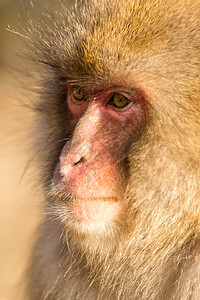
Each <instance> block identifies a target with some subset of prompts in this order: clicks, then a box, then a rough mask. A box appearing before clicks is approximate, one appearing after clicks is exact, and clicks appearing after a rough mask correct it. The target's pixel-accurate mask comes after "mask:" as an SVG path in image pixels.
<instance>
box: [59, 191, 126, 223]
mask: <svg viewBox="0 0 200 300" xmlns="http://www.w3.org/2000/svg"><path fill="white" fill-rule="evenodd" d="M59 198H60V200H61V201H62V203H63V202H64V203H65V204H66V208H67V212H68V215H69V219H70V220H71V221H73V222H75V223H79V224H80V223H82V224H85V225H86V224H88V225H89V224H92V223H93V224H105V223H109V222H111V221H113V220H115V219H117V218H118V216H119V214H120V213H121V211H122V205H121V202H120V201H119V199H117V198H116V197H98V198H75V197H71V196H67V197H66V196H61V197H59Z"/></svg>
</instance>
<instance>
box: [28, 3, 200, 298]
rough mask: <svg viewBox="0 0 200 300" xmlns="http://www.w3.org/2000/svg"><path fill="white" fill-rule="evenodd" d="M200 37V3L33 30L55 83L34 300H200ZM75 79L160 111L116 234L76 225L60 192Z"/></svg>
mask: <svg viewBox="0 0 200 300" xmlns="http://www.w3.org/2000/svg"><path fill="white" fill-rule="evenodd" d="M33 15H34V11H33ZM199 28H200V2H199V1H193V0H185V1H183V0H167V1H164V0H122V1H116V0H112V1H107V0H104V1H103V0H98V1H97V0H91V1H83V3H79V2H78V3H75V4H74V6H73V7H71V8H70V10H68V9H67V8H66V7H65V5H61V4H60V9H58V10H56V11H54V12H51V13H50V12H48V13H47V12H46V13H45V14H43V16H42V17H41V19H40V20H39V21H37V22H36V24H35V22H34V17H32V18H31V19H30V20H29V21H28V29H26V38H27V40H28V42H29V45H30V46H31V49H32V52H33V54H31V55H29V56H31V59H32V60H36V61H38V62H39V63H41V64H42V65H44V74H45V75H44V81H43V91H44V93H42V94H41V96H40V101H39V103H38V105H37V111H38V112H40V114H41V119H40V121H39V125H38V126H40V128H42V130H40V133H38V140H37V144H38V147H39V149H41V151H40V153H39V159H40V165H41V164H42V176H43V178H44V190H45V197H46V200H47V201H46V202H47V204H46V206H47V209H46V210H47V216H46V220H45V222H44V224H43V225H42V228H41V231H40V238H39V240H38V243H37V245H36V248H35V250H34V255H33V260H32V263H31V266H30V273H29V283H28V285H27V299H31V300H36V299H43V300H51V299H52V300H55V299H57V300H67V299H69V300H75V299H77V300H78V299H81V300H94V299H99V300H100V299H109V300H114V299H115V300H116V299H120V300H125V299H126V300H128V299H131V300H133V299H135V300H136V299H142V300H143V299H152V300H153V299H155V300H158V299H163V300H164V299H174V300H175V299H176V300H178V299H182V300H183V299H184V300H186V299H199V298H200V249H199V242H200V186H199V179H200V74H199V70H200V33H199ZM66 81H69V82H72V83H76V84H79V85H81V86H84V87H85V88H88V89H93V90H95V89H96V88H98V86H99V85H103V84H106V83H109V84H112V85H126V86H130V85H133V86H135V87H140V88H142V90H144V92H145V95H146V97H147V99H148V101H149V104H150V113H149V116H148V121H147V124H145V126H144V128H143V130H141V133H140V137H139V138H138V139H137V140H136V141H135V142H134V143H133V144H132V146H131V151H130V154H129V155H128V157H127V158H126V159H127V161H128V166H129V173H130V178H129V181H128V184H127V187H126V193H125V195H124V203H125V206H126V208H127V212H128V213H127V216H126V219H124V218H122V219H119V220H118V224H114V225H113V224H111V225H110V227H109V228H105V230H104V231H105V232H108V234H107V235H106V234H105V235H102V234H99V233H98V231H97V232H96V233H94V232H91V233H88V234H86V233H84V232H81V231H79V232H78V231H77V232H76V231H75V230H74V228H73V226H71V227H70V226H67V225H66V224H67V218H66V214H65V207H63V206H62V205H59V204H58V203H57V199H56V195H55V196H53V197H52V195H50V193H49V192H48V190H49V186H50V185H51V177H52V173H53V169H54V166H55V162H56V160H57V158H58V156H59V153H60V151H61V149H62V147H63V144H64V142H65V141H66V139H69V138H70V136H69V133H68V125H67V119H66V116H65V113H64V111H65V109H64V107H65V98H66V87H65V84H66ZM60 141H61V142H60ZM44 145H45V146H44ZM43 162H45V163H43Z"/></svg>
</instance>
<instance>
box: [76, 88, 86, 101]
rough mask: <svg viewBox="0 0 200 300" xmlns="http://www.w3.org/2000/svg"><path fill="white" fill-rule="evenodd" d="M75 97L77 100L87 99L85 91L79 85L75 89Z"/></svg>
mask: <svg viewBox="0 0 200 300" xmlns="http://www.w3.org/2000/svg"><path fill="white" fill-rule="evenodd" d="M73 97H74V99H75V100H76V101H85V100H86V98H85V95H84V92H83V91H82V90H81V89H79V88H77V87H75V88H74V89H73Z"/></svg>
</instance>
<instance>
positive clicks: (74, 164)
mask: <svg viewBox="0 0 200 300" xmlns="http://www.w3.org/2000/svg"><path fill="white" fill-rule="evenodd" d="M82 161H83V157H81V158H80V159H79V160H78V161H77V162H75V163H73V164H71V166H72V167H73V166H76V165H78V164H79V163H80V162H82Z"/></svg>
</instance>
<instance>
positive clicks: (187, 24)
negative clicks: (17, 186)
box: [29, 0, 200, 238]
mask: <svg viewBox="0 0 200 300" xmlns="http://www.w3.org/2000/svg"><path fill="white" fill-rule="evenodd" d="M55 14H56V13H55ZM61 14H62V19H61V18H60V15H59V13H57V15H56V18H52V19H53V21H51V19H50V18H48V17H47V18H46V19H45V20H43V21H42V26H41V25H40V26H39V25H38V26H33V23H30V26H29V29H30V30H29V31H31V33H30V36H31V43H32V44H33V46H34V51H35V53H36V55H37V59H38V60H39V61H40V62H41V63H43V64H45V65H47V68H48V78H47V79H46V80H45V82H44V85H43V88H44V89H45V90H47V93H46V94H45V95H46V96H43V95H42V98H41V103H40V104H39V110H40V111H42V114H43V117H44V115H45V117H44V118H43V120H44V119H45V122H44V121H43V123H42V127H43V132H44V133H45V135H44V137H43V135H42V139H41V136H40V141H41V140H44V139H46V148H45V151H43V153H42V157H43V158H42V160H43V159H44V160H46V158H47V160H48V161H50V164H49V166H50V167H49V168H48V169H45V171H44V174H45V183H46V186H48V188H49V187H50V192H49V191H48V193H47V195H48V196H47V198H48V199H49V198H50V200H48V201H49V205H50V206H52V207H55V206H56V214H57V215H58V216H59V218H60V219H61V221H62V223H63V224H65V225H66V227H67V228H68V230H69V231H70V230H72V231H75V232H76V233H78V235H80V234H82V236H84V237H85V238H87V236H91V235H92V236H94V232H95V233H96V236H97V235H98V236H101V234H102V233H103V236H105V233H106V235H107V236H111V235H112V236H113V235H114V234H115V232H118V233H119V232H124V230H126V231H127V232H128V231H129V229H130V228H131V231H133V228H134V226H135V225H134V222H137V220H140V221H141V220H143V222H145V221H146V223H147V225H146V226H147V227H149V230H150V228H151V221H149V220H150V217H149V216H150V215H152V212H155V211H156V210H157V209H160V210H164V209H165V210H166V211H171V213H170V214H171V216H172V215H173V214H175V213H177V211H178V207H180V205H177V210H176V204H177V203H180V201H181V202H182V208H181V209H183V210H185V213H186V212H187V207H188V203H189V201H190V200H189V198H190V196H191V195H189V193H188V190H189V188H188V187H189V185H194V186H193V191H194V190H195V191H196V189H197V186H196V184H194V182H193V178H194V176H195V177H196V175H197V169H198V168H197V166H199V153H200V139H199V132H200V121H199V120H200V118H199V117H200V96H199V95H200V90H199V89H200V88H199V87H200V77H199V67H200V59H199V58H200V57H199V53H200V51H199V50H200V48H199V46H200V43H199V42H200V39H199V31H198V30H197V28H199V25H200V24H199V20H200V18H198V17H197V15H199V4H198V3H193V1H185V2H184V3H183V1H179V0H178V1H177V0H176V1H175V0H173V1H160V0H159V1H157V0H153V1H152V0H151V1H141V0H135V1H123V3H122V2H121V1H103V2H102V3H101V1H100V2H98V5H97V3H96V1H88V2H87V4H84V5H83V6H81V7H77V6H76V7H75V8H73V9H72V10H71V11H70V12H66V10H64V9H63V12H62V13H61ZM199 16H200V15H199ZM63 20H64V21H63ZM46 131H48V132H46ZM47 136H48V137H47ZM195 181H196V180H195ZM190 190H191V188H190ZM183 195H184V199H185V200H184V201H183V200H182V198H183ZM172 208H173V209H172ZM179 209H180V208H179ZM155 218H156V214H155ZM194 218H195V217H194ZM151 220H152V218H151ZM127 225H128V226H127ZM94 238H95V237H94Z"/></svg>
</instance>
